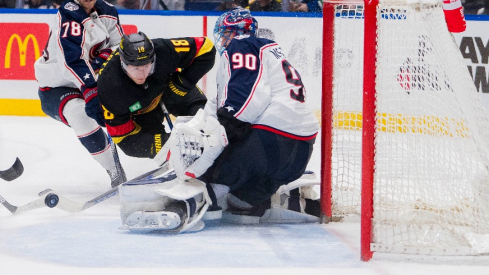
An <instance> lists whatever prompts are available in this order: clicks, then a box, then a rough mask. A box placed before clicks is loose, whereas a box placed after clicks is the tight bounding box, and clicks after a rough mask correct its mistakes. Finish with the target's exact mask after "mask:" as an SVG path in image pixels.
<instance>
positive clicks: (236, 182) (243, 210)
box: [122, 9, 319, 224]
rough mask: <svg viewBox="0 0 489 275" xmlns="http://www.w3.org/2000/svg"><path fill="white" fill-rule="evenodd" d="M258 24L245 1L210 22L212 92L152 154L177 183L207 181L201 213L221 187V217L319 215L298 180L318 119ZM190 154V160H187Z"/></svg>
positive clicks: (300, 218)
mask: <svg viewBox="0 0 489 275" xmlns="http://www.w3.org/2000/svg"><path fill="white" fill-rule="evenodd" d="M257 25H258V23H257V21H256V20H255V19H254V18H253V17H252V16H251V14H250V12H249V11H248V10H245V9H234V10H231V11H228V12H226V13H224V14H223V15H222V16H221V17H219V19H218V20H217V22H216V26H215V29H214V36H215V46H216V48H217V50H218V51H219V52H220V54H221V61H220V65H219V68H218V72H217V85H218V86H217V94H214V95H212V94H210V93H208V102H207V104H206V106H205V111H204V110H200V111H199V112H198V113H197V114H196V115H195V116H194V117H193V118H192V119H191V120H190V121H188V122H185V123H179V122H178V121H176V123H175V126H174V129H173V131H172V135H171V136H170V138H169V140H168V142H167V143H166V144H165V146H164V148H163V149H162V150H161V151H160V153H159V154H158V155H157V156H156V157H155V160H156V161H157V163H159V164H162V163H164V162H166V161H168V160H169V161H170V163H171V164H172V166H173V168H174V169H175V173H176V175H177V177H178V178H179V179H180V181H181V183H180V185H179V186H185V185H188V184H189V183H188V182H187V181H190V182H192V183H195V180H196V179H197V180H199V181H200V182H204V183H207V189H208V191H209V192H208V194H209V197H210V198H211V200H212V201H213V202H212V208H211V210H214V211H208V213H211V212H217V211H216V210H218V208H216V204H218V203H217V202H216V199H219V197H221V194H223V193H227V192H228V194H227V195H226V196H227V197H225V196H223V198H225V199H224V200H222V199H221V200H219V203H220V206H222V207H224V208H226V211H225V212H224V214H223V219H224V220H225V221H228V222H236V223H259V222H265V223H270V222H272V223H273V222H278V223H280V222H298V223H300V222H314V221H318V216H319V201H318V200H317V197H315V196H314V195H313V194H314V192H313V190H312V187H311V186H310V184H311V183H310V182H305V183H304V185H307V186H301V185H303V183H301V182H300V181H299V179H300V178H301V177H303V175H304V172H305V170H306V167H307V165H308V162H309V159H310V157H311V154H312V150H313V145H314V142H315V138H316V135H317V132H318V129H319V125H318V121H317V119H316V118H315V116H314V115H313V114H312V112H311V111H310V110H309V108H308V107H307V106H306V102H305V100H306V91H305V89H304V85H303V83H302V81H301V77H300V74H299V72H298V71H297V70H296V69H295V68H294V67H293V66H292V65H291V64H290V63H289V62H288V61H287V59H286V57H285V55H284V53H283V51H282V49H281V48H280V46H279V45H278V44H277V43H276V42H274V41H272V40H269V39H266V38H258V37H256V35H255V34H256V30H257ZM179 119H180V118H179ZM196 147H198V148H201V150H196ZM192 155H195V157H196V160H195V161H194V162H193V163H192V164H190V165H188V164H189V163H191V161H190V162H189V161H188V158H189V156H192ZM210 187H212V188H210ZM299 187H307V188H299ZM181 188H184V187H181ZM187 189H188V190H191V188H190V186H188V187H187ZM164 190H166V189H162V190H160V191H158V192H159V193H160V194H162V193H163V191H164ZM164 193H165V194H169V193H171V192H168V191H164ZM196 193H197V192H193V194H196ZM203 193H204V194H206V192H203ZM128 194H129V193H128ZM214 195H215V196H214ZM282 195H284V196H285V197H284V196H282ZM172 196H173V197H178V196H177V195H175V194H173V195H172ZM316 196H317V195H316ZM213 197H215V198H213ZM122 198H123V202H124V196H122ZM285 198H287V199H285ZM130 200H131V198H130V197H128V201H130ZM134 215H135V214H134ZM140 215H141V214H137V217H140ZM165 217H168V216H165ZM130 220H132V221H134V219H130ZM138 220H141V218H139V219H138ZM165 222H168V221H167V220H166V221H165ZM160 224H163V222H161V223H160Z"/></svg>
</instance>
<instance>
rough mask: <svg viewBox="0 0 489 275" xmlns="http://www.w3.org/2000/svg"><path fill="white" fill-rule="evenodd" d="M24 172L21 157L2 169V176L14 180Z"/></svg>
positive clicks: (4, 178) (0, 174) (0, 173)
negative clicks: (7, 167) (5, 168)
mask: <svg viewBox="0 0 489 275" xmlns="http://www.w3.org/2000/svg"><path fill="white" fill-rule="evenodd" d="M22 173H24V166H23V165H22V162H21V161H20V159H19V158H16V159H15V162H14V164H12V166H11V167H10V168H9V169H7V170H4V171H0V178H1V179H3V180H6V181H12V180H14V179H16V178H18V177H20V175H22Z"/></svg>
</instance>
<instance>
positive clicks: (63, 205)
mask: <svg viewBox="0 0 489 275" xmlns="http://www.w3.org/2000/svg"><path fill="white" fill-rule="evenodd" d="M163 170H165V171H164V173H163ZM171 172H173V169H171V170H168V166H166V165H163V166H161V167H158V168H156V169H154V170H152V171H150V172H147V173H145V174H143V175H141V176H139V177H136V178H134V179H132V180H130V181H128V182H127V183H130V182H134V181H137V180H141V179H144V178H148V179H151V178H153V177H155V176H159V175H160V174H169V173H171ZM118 193H119V187H118V186H117V187H113V188H112V189H110V190H109V191H107V192H105V193H103V194H100V195H98V196H97V197H95V198H93V199H91V200H89V201H86V202H82V203H79V202H74V201H72V200H69V199H67V198H65V197H63V196H61V195H59V194H58V193H56V192H55V191H53V190H51V189H46V190H44V191H42V192H41V193H40V194H39V196H41V197H44V198H45V199H44V202H45V204H46V206H47V207H50V208H53V207H56V208H59V209H61V210H64V211H67V212H80V211H83V210H85V209H87V208H90V207H92V206H94V205H97V204H99V203H101V202H103V201H106V200H107V199H109V198H111V197H113V196H115V195H117V194H118Z"/></svg>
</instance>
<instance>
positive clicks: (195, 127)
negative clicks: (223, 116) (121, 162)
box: [154, 109, 228, 179]
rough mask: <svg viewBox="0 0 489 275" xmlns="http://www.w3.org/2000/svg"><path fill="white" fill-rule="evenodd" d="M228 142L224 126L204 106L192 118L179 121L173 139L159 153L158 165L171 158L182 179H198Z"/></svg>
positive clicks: (157, 156) (157, 157) (174, 129)
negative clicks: (205, 112) (207, 113)
mask: <svg viewBox="0 0 489 275" xmlns="http://www.w3.org/2000/svg"><path fill="white" fill-rule="evenodd" d="M227 144H228V139H227V135H226V131H225V130H224V127H223V126H222V125H221V124H220V123H219V122H218V121H217V119H215V118H214V117H211V116H208V117H205V114H204V111H203V110H202V109H200V110H199V111H198V112H197V114H196V115H195V116H194V118H192V119H191V120H190V121H188V122H186V123H178V121H177V123H176V124H175V126H174V128H173V131H172V133H171V136H170V138H169V139H168V141H167V142H166V143H165V145H164V146H163V148H162V149H161V151H160V152H159V153H158V154H157V155H156V156H155V158H154V159H155V161H156V162H157V164H158V165H162V164H163V163H165V162H166V161H170V163H171V165H172V167H173V169H175V172H176V174H177V176H178V177H179V178H181V179H190V178H198V177H200V176H201V175H202V174H204V173H205V171H207V169H208V168H209V167H210V166H211V165H212V164H213V163H214V160H215V159H216V158H217V157H218V156H219V155H220V154H221V152H222V150H224V147H226V146H227Z"/></svg>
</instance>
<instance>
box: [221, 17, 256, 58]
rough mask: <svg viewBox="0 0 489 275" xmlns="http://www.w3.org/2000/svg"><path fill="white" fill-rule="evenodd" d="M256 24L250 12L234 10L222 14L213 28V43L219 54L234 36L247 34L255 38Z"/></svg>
mask: <svg viewBox="0 0 489 275" xmlns="http://www.w3.org/2000/svg"><path fill="white" fill-rule="evenodd" d="M257 29H258V22H257V21H256V19H255V18H254V17H253V16H251V14H250V11H249V10H247V9H243V8H236V9H232V10H230V11H227V12H225V13H223V14H222V15H221V16H220V17H219V18H218V19H217V21H216V25H215V27H214V41H215V46H216V49H217V50H218V51H219V54H222V53H223V52H224V50H225V48H226V46H227V45H228V44H229V41H230V40H229V39H230V38H231V36H232V35H233V34H234V36H237V35H243V34H249V35H252V36H255V34H256V30H257Z"/></svg>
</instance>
